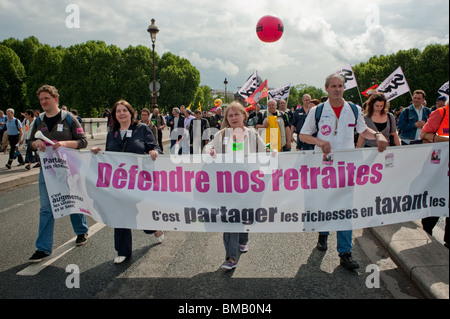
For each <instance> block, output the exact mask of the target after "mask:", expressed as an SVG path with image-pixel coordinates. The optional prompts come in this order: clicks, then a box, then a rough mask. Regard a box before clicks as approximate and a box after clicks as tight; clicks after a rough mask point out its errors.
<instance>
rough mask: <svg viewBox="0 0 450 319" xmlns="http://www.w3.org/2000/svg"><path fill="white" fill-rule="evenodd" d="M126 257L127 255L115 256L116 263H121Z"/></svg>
mask: <svg viewBox="0 0 450 319" xmlns="http://www.w3.org/2000/svg"><path fill="white" fill-rule="evenodd" d="M125 259H127V257H125V256H117V257H116V258H114V263H115V264H121V263H123V262H124V261H125Z"/></svg>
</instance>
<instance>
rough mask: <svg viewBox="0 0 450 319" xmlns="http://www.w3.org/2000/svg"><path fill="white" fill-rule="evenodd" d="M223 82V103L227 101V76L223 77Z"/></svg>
mask: <svg viewBox="0 0 450 319" xmlns="http://www.w3.org/2000/svg"><path fill="white" fill-rule="evenodd" d="M223 84H225V99H224V100H225V101H224V102H225V103H227V84H228V81H227V78H225V81H223Z"/></svg>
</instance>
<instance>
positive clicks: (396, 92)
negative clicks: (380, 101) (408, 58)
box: [377, 66, 410, 101]
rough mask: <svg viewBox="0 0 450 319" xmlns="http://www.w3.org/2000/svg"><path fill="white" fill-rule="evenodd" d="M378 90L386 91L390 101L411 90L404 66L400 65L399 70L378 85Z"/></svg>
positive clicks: (385, 93)
mask: <svg viewBox="0 0 450 319" xmlns="http://www.w3.org/2000/svg"><path fill="white" fill-rule="evenodd" d="M377 91H378V92H381V93H384V95H385V96H386V99H387V100H388V101H391V100H393V99H395V98H396V97H399V96H400V95H402V94H405V93H407V92H409V91H410V90H409V85H408V82H406V78H405V75H404V74H403V70H402V67H401V66H399V67H398V68H397V70H395V71H394V72H393V73H392V74H391V75H389V76H388V77H387V78H386V80H384V82H383V83H381V84H380V85H379V86H378V88H377Z"/></svg>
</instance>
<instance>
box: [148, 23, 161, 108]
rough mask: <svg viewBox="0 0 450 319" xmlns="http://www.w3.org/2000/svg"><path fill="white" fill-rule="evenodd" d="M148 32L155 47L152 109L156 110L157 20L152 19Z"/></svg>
mask: <svg viewBox="0 0 450 319" xmlns="http://www.w3.org/2000/svg"><path fill="white" fill-rule="evenodd" d="M147 32H148V33H150V38H151V39H152V47H153V91H152V108H153V109H154V108H155V107H157V106H158V105H157V104H156V73H155V41H156V35H157V34H158V32H159V29H158V27H157V26H156V24H155V19H152V24H151V25H149V26H148V28H147Z"/></svg>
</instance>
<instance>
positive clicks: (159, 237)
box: [155, 230, 164, 243]
mask: <svg viewBox="0 0 450 319" xmlns="http://www.w3.org/2000/svg"><path fill="white" fill-rule="evenodd" d="M160 232H161V233H162V234H161V235H160V236H158V237H156V233H157V232H156V233H155V237H156V240H157V241H158V242H159V243H162V242H163V240H164V232H163V231H162V230H160Z"/></svg>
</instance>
